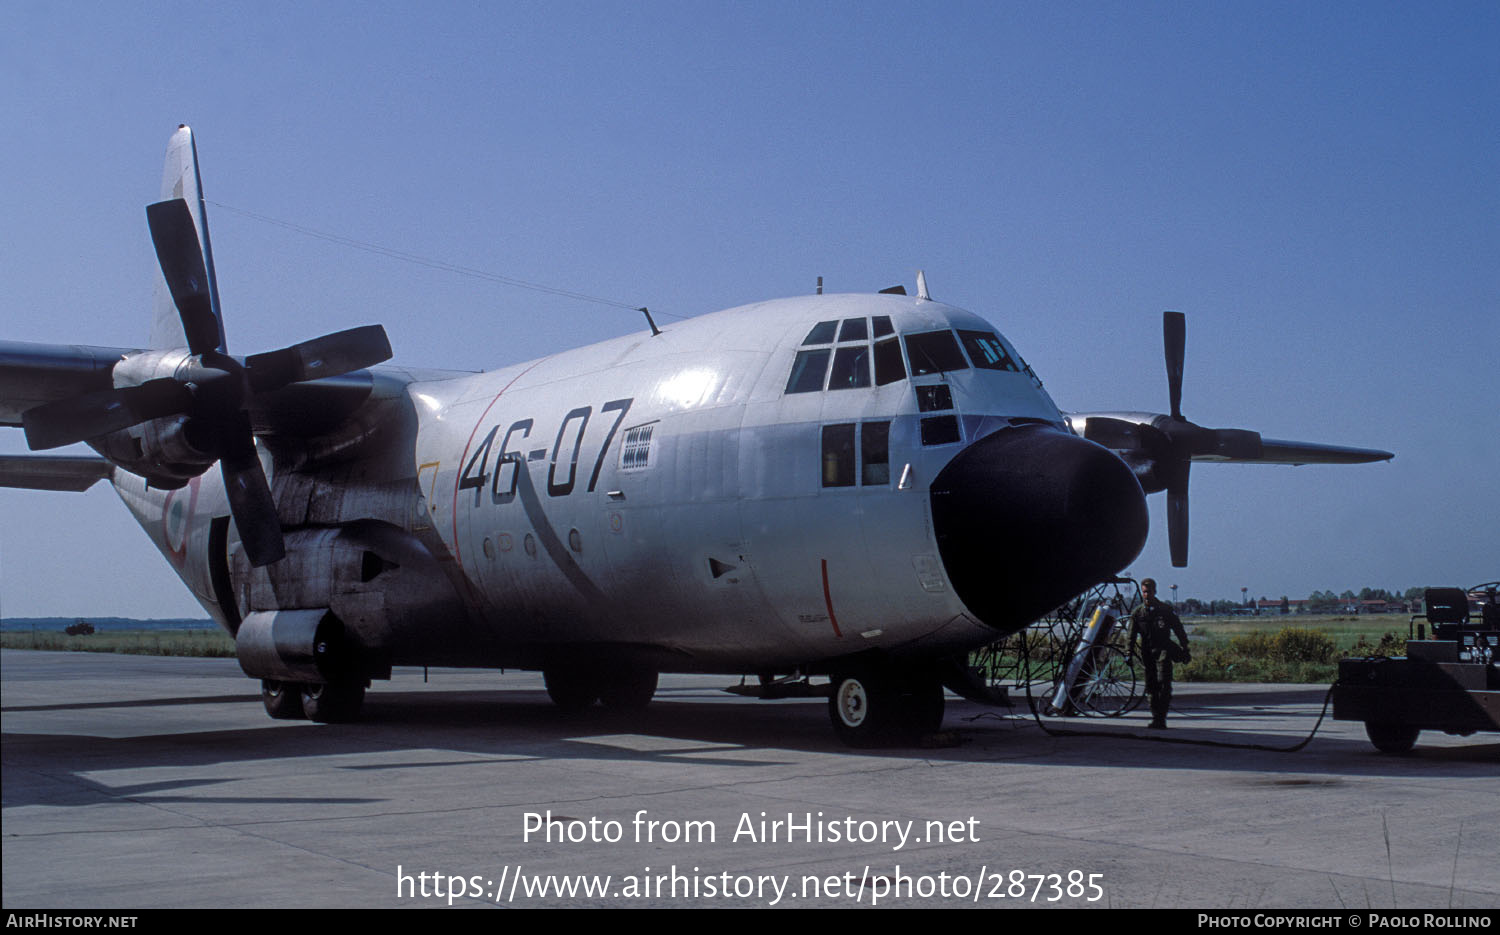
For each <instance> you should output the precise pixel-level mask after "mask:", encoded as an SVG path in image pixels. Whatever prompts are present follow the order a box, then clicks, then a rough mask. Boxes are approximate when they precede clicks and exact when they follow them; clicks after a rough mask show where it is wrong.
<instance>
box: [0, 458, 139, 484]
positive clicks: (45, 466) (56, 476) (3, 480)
mask: <svg viewBox="0 0 1500 935" xmlns="http://www.w3.org/2000/svg"><path fill="white" fill-rule="evenodd" d="M113 471H114V467H113V466H112V465H111V464H110V463H109V462H108V461H106V460H104V459H103V458H100V457H97V456H95V455H0V487H19V488H22V489H25V490H70V491H74V492H78V493H81V492H82V491H85V490H88V489H89V488H90V487H92V486H94V485H95V484H97V483H99V481H101V480H104V479H106V478H108V477H109V476H110V474H111V473H112V472H113Z"/></svg>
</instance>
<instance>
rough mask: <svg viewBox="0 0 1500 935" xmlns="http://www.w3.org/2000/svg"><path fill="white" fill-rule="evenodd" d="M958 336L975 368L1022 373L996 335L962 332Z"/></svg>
mask: <svg viewBox="0 0 1500 935" xmlns="http://www.w3.org/2000/svg"><path fill="white" fill-rule="evenodd" d="M958 336H959V338H960V339H961V340H962V341H963V342H964V349H965V350H967V351H968V352H969V359H970V360H972V361H973V362H974V366H975V367H979V368H982V369H984V370H1011V371H1015V372H1018V373H1019V372H1020V370H1021V368H1020V367H1017V366H1016V362H1015V361H1014V360H1011V357H1010V355H1009V354H1007V353H1006V352H1005V345H1003V344H1001V343H1000V339H999V338H998V337H996V336H995V335H993V334H989V333H987V332H984V331H960V332H959V333H958Z"/></svg>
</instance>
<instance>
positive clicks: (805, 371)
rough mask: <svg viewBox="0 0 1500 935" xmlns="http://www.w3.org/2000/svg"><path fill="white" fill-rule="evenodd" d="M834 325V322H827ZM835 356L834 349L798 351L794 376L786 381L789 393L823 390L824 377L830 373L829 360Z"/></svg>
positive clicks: (794, 362) (793, 371) (793, 366)
mask: <svg viewBox="0 0 1500 935" xmlns="http://www.w3.org/2000/svg"><path fill="white" fill-rule="evenodd" d="M827 324H829V325H832V324H833V322H827ZM832 356H833V350H832V348H827V347H823V348H819V349H818V350H815V351H798V352H797V359H796V360H795V361H793V362H792V375H791V377H790V378H788V379H787V381H786V391H787V392H788V393H816V392H818V391H819V390H821V389H823V375H824V374H825V373H827V372H828V358H830V357H832Z"/></svg>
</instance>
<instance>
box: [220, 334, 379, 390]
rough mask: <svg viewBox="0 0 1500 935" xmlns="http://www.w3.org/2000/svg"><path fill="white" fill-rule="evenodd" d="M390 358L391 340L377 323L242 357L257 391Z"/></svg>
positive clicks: (331, 375) (357, 367)
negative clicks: (277, 349)
mask: <svg viewBox="0 0 1500 935" xmlns="http://www.w3.org/2000/svg"><path fill="white" fill-rule="evenodd" d="M390 359H391V342H390V339H389V338H388V337H386V334H385V328H383V327H381V326H380V325H364V326H363V327H359V328H350V329H349V330H347V331H339V332H336V333H334V334H325V335H323V336H322V337H320V338H313V339H312V340H311V341H303V342H301V343H299V344H293V345H292V346H291V347H284V348H282V349H281V350H279V351H267V352H266V353H264V354H252V355H251V356H249V357H247V358H245V369H246V370H247V371H248V372H249V374H250V387H251V388H252V389H253V390H255V391H256V392H258V393H263V392H266V391H267V390H275V389H280V388H281V387H283V386H286V385H287V384H289V383H302V382H304V381H306V380H316V379H318V378H319V377H335V376H338V375H339V374H341V373H349V372H350V371H352V370H360V369H363V368H365V367H373V366H374V365H376V364H378V363H381V362H383V361H387V360H390Z"/></svg>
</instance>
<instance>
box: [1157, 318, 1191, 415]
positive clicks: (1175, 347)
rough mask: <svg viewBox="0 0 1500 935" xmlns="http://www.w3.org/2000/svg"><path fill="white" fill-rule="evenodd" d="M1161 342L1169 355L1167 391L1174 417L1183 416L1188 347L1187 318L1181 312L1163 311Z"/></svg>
mask: <svg viewBox="0 0 1500 935" xmlns="http://www.w3.org/2000/svg"><path fill="white" fill-rule="evenodd" d="M1161 343H1162V347H1163V348H1164V349H1165V351H1166V355H1167V392H1168V394H1169V395H1170V398H1171V400H1172V418H1174V419H1181V418H1182V359H1183V356H1184V353H1185V351H1186V348H1187V318H1186V317H1185V316H1184V315H1183V314H1182V313H1181V312H1162V313H1161Z"/></svg>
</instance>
